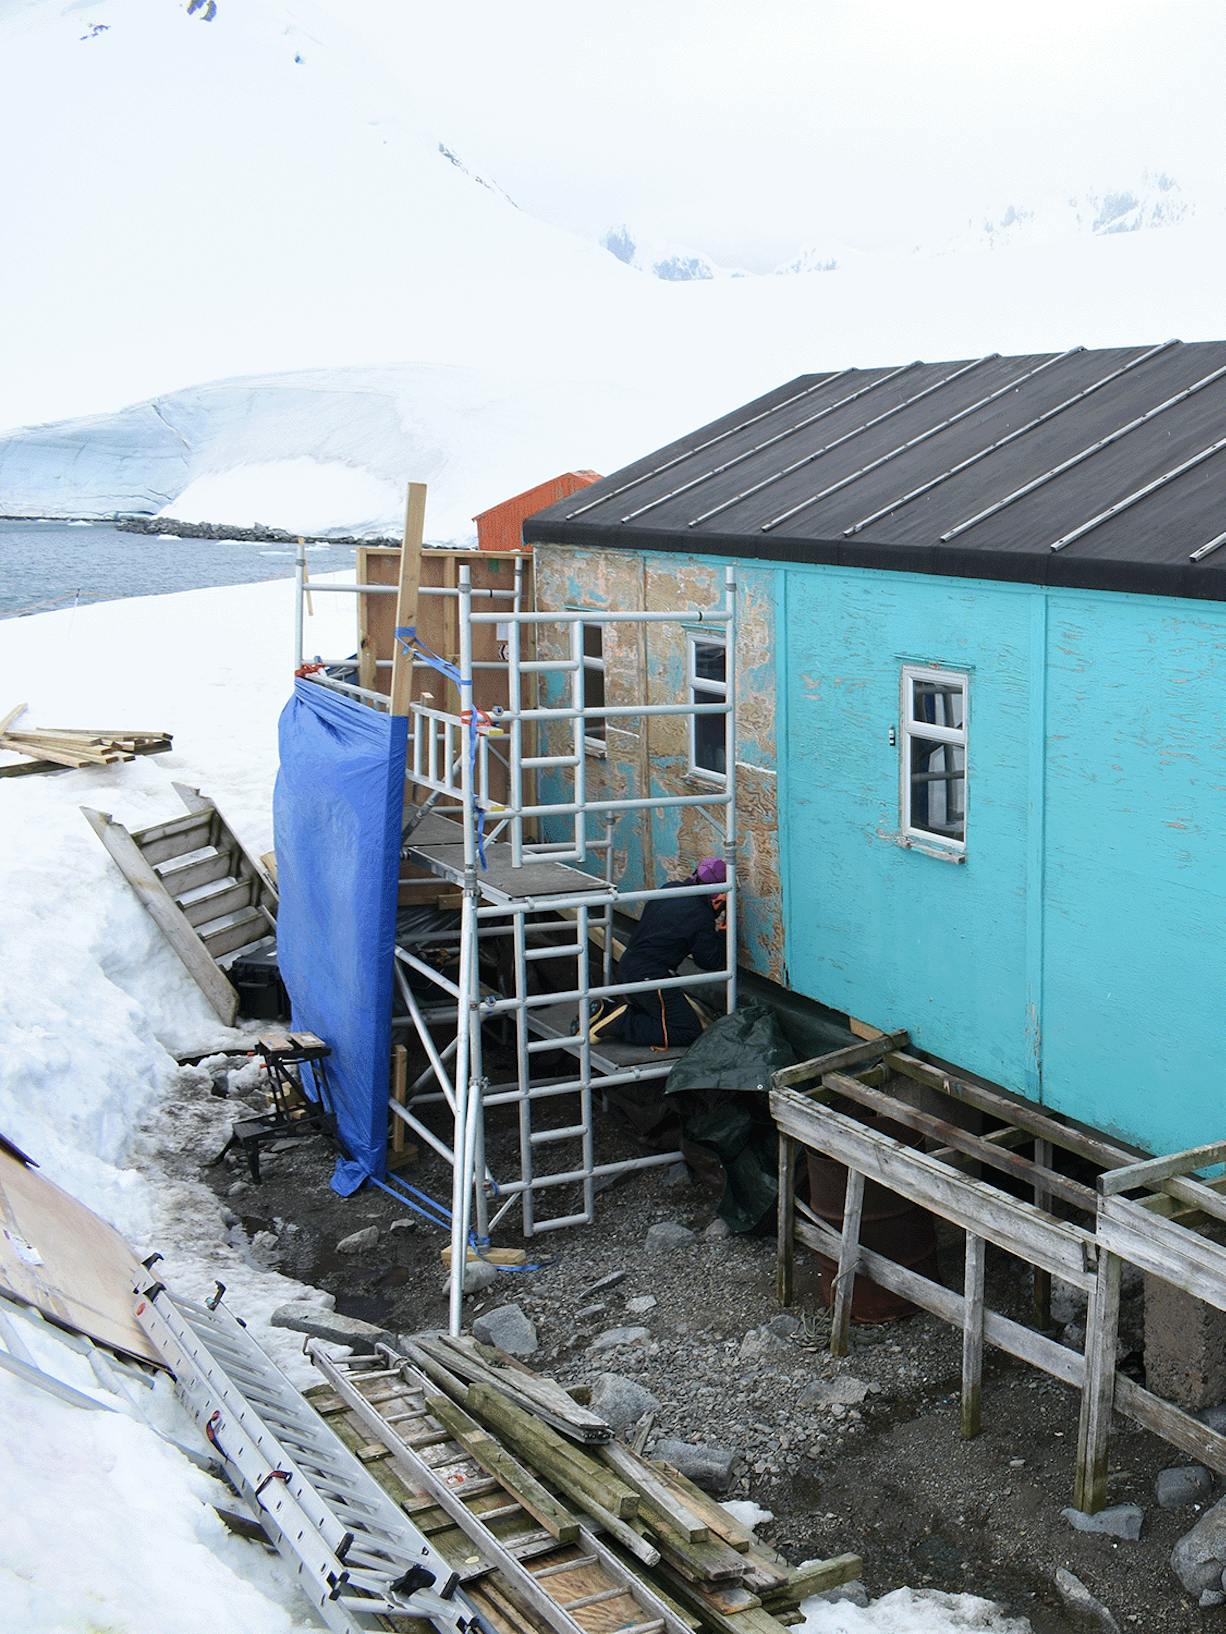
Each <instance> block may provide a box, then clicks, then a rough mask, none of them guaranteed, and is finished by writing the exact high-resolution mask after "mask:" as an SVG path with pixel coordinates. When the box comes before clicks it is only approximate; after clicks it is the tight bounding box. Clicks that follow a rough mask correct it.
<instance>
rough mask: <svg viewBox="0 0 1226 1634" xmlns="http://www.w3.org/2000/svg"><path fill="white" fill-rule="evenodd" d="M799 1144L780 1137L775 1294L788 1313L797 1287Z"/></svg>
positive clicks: (784, 1136) (782, 1135) (782, 1136)
mask: <svg viewBox="0 0 1226 1634" xmlns="http://www.w3.org/2000/svg"><path fill="white" fill-rule="evenodd" d="M796 1158H797V1148H796V1142H795V1141H794V1140H792V1139H790V1138H789V1137H788V1136H787V1135H784V1134H781V1135H780V1136H779V1201H778V1219H777V1224H776V1237H775V1294H776V1297H777V1298H778V1300H779V1303H780V1304H781V1305H782V1306H783V1307H784V1308H785V1309H786V1307H787V1306H789V1305H790V1304H791V1303H792V1300H793V1298H794V1295H795V1283H796V1275H795V1273H796V1237H795V1232H794V1229H793V1228H794V1226H795V1223H796Z"/></svg>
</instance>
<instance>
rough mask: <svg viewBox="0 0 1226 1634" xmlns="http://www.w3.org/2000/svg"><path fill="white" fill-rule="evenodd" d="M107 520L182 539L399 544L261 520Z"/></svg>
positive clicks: (126, 529)
mask: <svg viewBox="0 0 1226 1634" xmlns="http://www.w3.org/2000/svg"><path fill="white" fill-rule="evenodd" d="M107 520H108V521H109V522H110V525H111V526H112V527H114V528H116V529H118V531H119V532H120V533H150V534H167V533H173V534H174V535H175V536H176V537H177V538H180V539H243V540H246V541H249V542H250V543H252V544H260V545H267V544H273V545H296V544H297V543H298V541H299V539H301V540H302V541H303V542H304V543H305V544H308V545H395V546H399V544H400V540H399V539H393V538H390V537H384V536H383V535H381V534H362V535H359V534H353V533H331V534H326V535H325V534H314V533H287V532H286V531H285V529H284V528H266V527H264V526H262V525H261V524H259V523H257V524H256V526H255V527H253V528H239V527H230V526H228V525H227V524H225V523H222V522H176V521H175V520H174V518H173V517H169V516H115V517H109V518H107Z"/></svg>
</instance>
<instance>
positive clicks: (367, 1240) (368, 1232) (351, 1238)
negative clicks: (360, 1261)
mask: <svg viewBox="0 0 1226 1634" xmlns="http://www.w3.org/2000/svg"><path fill="white" fill-rule="evenodd" d="M378 1241H379V1228H378V1226H373V1225H372V1226H364V1227H363V1228H362V1230H361V1231H351V1232H350V1233H349V1235H348V1236H347V1237H342V1238H341V1240H340V1242H338V1243H337V1245H336V1252H337V1253H338V1254H364V1253H365V1252H366V1250H367V1249H368V1248H373V1247H374V1246H375V1244H376V1243H377V1242H378Z"/></svg>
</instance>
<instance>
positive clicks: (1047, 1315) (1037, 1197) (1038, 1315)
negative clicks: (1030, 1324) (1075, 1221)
mask: <svg viewBox="0 0 1226 1634" xmlns="http://www.w3.org/2000/svg"><path fill="white" fill-rule="evenodd" d="M1054 1150H1055V1149H1054V1147H1053V1146H1052V1143H1051V1141H1049V1140H1042V1139H1040V1138H1039V1136H1037V1135H1036V1136H1035V1142H1034V1161H1035V1163H1036V1164H1038V1165H1039V1166H1040V1167H1041V1168H1044V1169H1050V1168H1051V1165H1052V1155H1053V1152H1054ZM1034 1206H1035V1207H1036V1208H1041V1209H1046V1208H1050V1206H1051V1193H1050V1192H1049V1191H1048V1190H1047V1188H1046V1187H1045V1186H1041V1185H1036V1186H1035V1188H1034ZM1033 1295H1034V1325H1035V1327H1036V1328H1040V1329H1042V1330H1043V1331H1044V1332H1046V1331H1047V1329H1048V1328H1050V1327H1051V1272H1050V1271H1045V1270H1044V1269H1043V1268H1042V1266H1040V1265H1036V1266H1035V1268H1034V1283H1033Z"/></svg>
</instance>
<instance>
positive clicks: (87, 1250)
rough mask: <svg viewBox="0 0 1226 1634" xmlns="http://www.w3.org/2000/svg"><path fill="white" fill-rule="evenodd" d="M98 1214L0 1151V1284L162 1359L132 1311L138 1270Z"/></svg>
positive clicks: (55, 1314)
mask: <svg viewBox="0 0 1226 1634" xmlns="http://www.w3.org/2000/svg"><path fill="white" fill-rule="evenodd" d="M141 1274H142V1272H141V1265H140V1262H139V1261H138V1259H137V1257H136V1255H135V1254H134V1253H133V1251H132V1249H131V1248H129V1246H128V1244H127V1243H126V1242H125V1241H124V1239H123V1238H122V1237H121V1236H120V1235H119V1233H118V1232H117V1231H116V1230H115V1229H114V1228H113V1227H112V1226H109V1225H107V1223H106V1221H105V1220H100V1219H99V1218H98V1216H97V1215H96V1214H94V1213H93V1212H92V1210H90V1209H87V1208H86V1207H85V1205H84V1203H79V1202H78V1201H77V1199H76V1198H75V1197H71V1196H69V1194H68V1193H67V1192H66V1191H61V1189H60V1188H59V1187H58V1186H56V1185H54V1184H53V1183H52V1182H51V1181H50V1180H48V1179H47V1178H46V1176H45V1175H43V1174H42V1173H41V1172H40V1171H39V1170H38V1169H34V1168H28V1167H27V1166H26V1165H25V1164H24V1163H23V1162H22V1161H21V1159H20V1158H18V1157H14V1156H13V1155H12V1154H11V1153H10V1152H8V1151H6V1150H0V1289H2V1290H3V1292H4V1293H5V1294H6V1295H9V1296H11V1297H13V1298H15V1299H19V1300H21V1301H22V1302H23V1303H25V1304H27V1305H33V1306H34V1308H35V1309H36V1310H39V1311H41V1312H42V1313H43V1315H44V1316H46V1317H48V1318H49V1319H50V1320H51V1321H53V1322H58V1323H60V1324H61V1325H62V1326H64V1327H68V1328H73V1329H75V1330H76V1331H77V1332H79V1333H84V1334H88V1336H89V1337H90V1338H91V1339H96V1340H97V1341H98V1343H99V1344H103V1345H107V1346H109V1347H110V1348H111V1349H112V1350H120V1351H126V1352H127V1353H128V1354H129V1355H133V1356H139V1357H141V1358H142V1360H146V1361H151V1362H157V1363H158V1364H159V1365H161V1357H160V1355H159V1353H158V1352H157V1351H156V1350H155V1349H154V1347H153V1345H152V1343H151V1342H150V1340H149V1339H148V1338H147V1336H146V1335H145V1334H144V1333H143V1332H142V1330H141V1328H140V1327H139V1325H138V1324H137V1321H136V1319H135V1317H134V1316H133V1314H132V1290H133V1287H134V1286H135V1284H136V1282H137V1280H138V1278H139V1277H140V1276H141Z"/></svg>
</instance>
